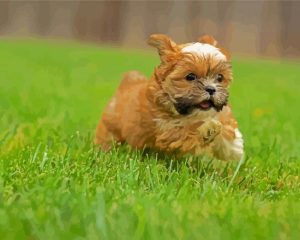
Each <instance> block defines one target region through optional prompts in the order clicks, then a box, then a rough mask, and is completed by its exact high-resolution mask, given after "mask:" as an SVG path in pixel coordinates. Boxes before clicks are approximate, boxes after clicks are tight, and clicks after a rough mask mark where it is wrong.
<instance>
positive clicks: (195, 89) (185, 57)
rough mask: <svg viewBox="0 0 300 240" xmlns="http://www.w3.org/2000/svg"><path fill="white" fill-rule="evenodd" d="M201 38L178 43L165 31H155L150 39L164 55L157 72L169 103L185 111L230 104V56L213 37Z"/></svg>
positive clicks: (208, 108) (182, 112)
mask: <svg viewBox="0 0 300 240" xmlns="http://www.w3.org/2000/svg"><path fill="white" fill-rule="evenodd" d="M200 41H201V43H200V42H197V43H189V44H182V45H177V44H175V43H174V42H173V41H172V40H170V39H169V38H168V37H167V36H164V35H152V36H151V37H150V40H149V43H150V45H152V46H155V47H157V49H158V52H159V54H160V58H161V65H160V66H159V67H158V68H157V69H156V72H155V75H156V79H157V81H158V83H159V84H160V86H161V89H162V91H163V95H164V100H163V101H164V102H165V106H166V107H168V108H172V107H173V108H175V110H176V111H177V112H178V113H179V114H181V115H188V114H191V113H195V112H196V113H198V112H204V111H206V112H207V111H209V112H211V113H214V112H215V113H216V112H218V111H221V110H222V108H223V106H225V105H226V104H227V100H228V87H229V84H230V81H231V79H232V71H231V65H230V63H229V56H228V54H227V53H226V52H225V50H221V49H219V48H217V47H216V41H215V40H214V39H213V38H212V37H208V36H205V37H204V38H202V39H201V40H200Z"/></svg>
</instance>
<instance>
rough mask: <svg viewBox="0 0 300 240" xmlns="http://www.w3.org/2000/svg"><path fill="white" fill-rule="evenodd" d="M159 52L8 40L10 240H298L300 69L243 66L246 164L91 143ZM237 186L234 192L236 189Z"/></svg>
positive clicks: (0, 177) (236, 100)
mask: <svg viewBox="0 0 300 240" xmlns="http://www.w3.org/2000/svg"><path fill="white" fill-rule="evenodd" d="M157 64H158V58H157V57H156V55H154V53H152V52H143V51H138V50H121V49H114V48H108V47H95V46H87V45H81V44H76V43H68V42H65V43H62V42H44V41H37V40H26V41H9V40H3V39H2V40H1V41H0V66H1V68H0V69H1V71H0V236H1V238H2V239H299V237H300V233H299V229H300V201H299V199H300V179H299V176H300V173H299V172H300V147H299V144H300V140H299V139H300V138H299V135H300V125H299V119H300V111H299V109H300V106H299V105H300V104H299V101H300V98H299V87H300V85H299V75H300V68H299V62H274V61H267V60H257V59H235V60H234V61H233V68H234V78H235V81H234V83H233V85H232V89H231V98H230V101H231V104H232V105H233V109H234V113H235V116H236V118H237V119H238V121H239V125H240V129H241V131H242V133H243V134H244V137H245V148H246V153H247V154H246V161H245V163H244V164H243V165H242V166H241V168H240V170H239V172H238V173H237V175H236V177H235V178H233V174H234V171H235V170H236V167H237V163H224V162H220V161H216V160H211V159H194V162H195V166H194V168H191V167H189V165H188V164H187V161H188V159H182V160H180V161H173V160H172V159H167V158H166V159H162V158H161V157H156V156H155V154H150V155H147V154H143V153H142V152H140V151H135V150H132V149H130V148H129V147H128V146H124V147H120V148H116V149H114V150H113V151H112V152H111V153H107V154H105V153H103V152H100V151H97V150H96V149H94V148H93V146H92V144H91V141H92V138H93V134H94V129H95V127H96V124H97V122H98V120H99V117H100V114H101V111H102V109H103V107H104V106H105V103H106V102H107V100H108V99H109V97H110V96H111V95H112V94H113V92H114V89H115V88H116V86H117V85H118V82H119V80H120V78H121V75H122V73H124V72H126V71H128V70H131V69H137V70H140V71H142V72H144V73H145V74H147V75H148V76H150V74H151V72H152V71H153V68H154V66H155V65H157ZM229 183H231V184H229Z"/></svg>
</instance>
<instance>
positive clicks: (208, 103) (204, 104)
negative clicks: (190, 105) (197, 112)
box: [195, 100, 214, 110]
mask: <svg viewBox="0 0 300 240" xmlns="http://www.w3.org/2000/svg"><path fill="white" fill-rule="evenodd" d="M195 107H197V108H200V109H201V110H209V109H211V108H212V107H214V103H213V102H212V101H211V100H204V101H202V102H200V103H199V104H197V105H195Z"/></svg>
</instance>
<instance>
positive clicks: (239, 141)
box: [232, 128, 244, 155]
mask: <svg viewBox="0 0 300 240" xmlns="http://www.w3.org/2000/svg"><path fill="white" fill-rule="evenodd" d="M234 133H235V139H234V141H233V144H232V149H233V150H234V152H235V153H237V154H238V155H243V154H244V140H243V136H242V134H241V132H240V131H239V129H237V128H236V129H235V131H234Z"/></svg>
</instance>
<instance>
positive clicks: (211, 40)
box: [198, 35, 230, 61]
mask: <svg viewBox="0 0 300 240" xmlns="http://www.w3.org/2000/svg"><path fill="white" fill-rule="evenodd" d="M198 42H200V43H206V44H210V45H212V46H214V47H216V48H218V49H220V51H221V53H223V54H224V55H225V57H226V59H227V60H228V61H229V60H230V53H229V52H228V51H227V50H226V49H225V48H222V47H220V46H219V44H218V42H217V40H216V39H214V37H213V36H210V35H203V36H202V37H199V38H198Z"/></svg>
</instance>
